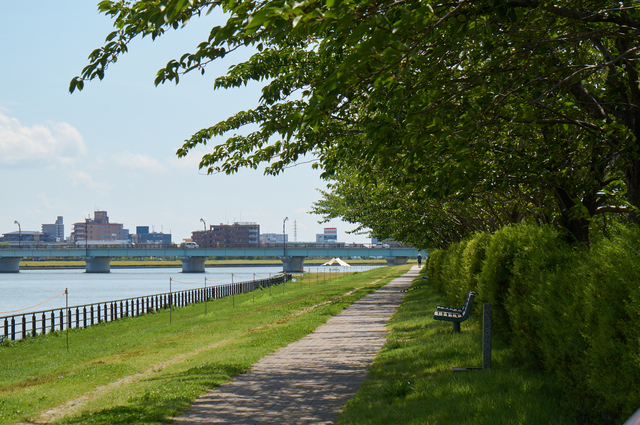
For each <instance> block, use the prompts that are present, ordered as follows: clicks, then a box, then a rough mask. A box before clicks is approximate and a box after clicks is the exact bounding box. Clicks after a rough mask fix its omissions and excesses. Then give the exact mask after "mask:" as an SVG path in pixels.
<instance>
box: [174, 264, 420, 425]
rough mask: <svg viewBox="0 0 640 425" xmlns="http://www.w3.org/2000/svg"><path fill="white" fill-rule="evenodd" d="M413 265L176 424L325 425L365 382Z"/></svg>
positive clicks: (203, 399) (199, 404)
mask: <svg viewBox="0 0 640 425" xmlns="http://www.w3.org/2000/svg"><path fill="white" fill-rule="evenodd" d="M417 275H418V267H417V266H414V267H412V268H411V270H410V271H409V272H408V273H406V274H405V275H403V276H401V277H399V278H397V279H394V280H393V281H392V282H391V283H389V284H388V285H386V286H384V287H383V288H380V289H379V290H378V291H376V292H375V293H373V294H369V295H367V296H366V297H364V298H361V299H360V300H358V301H356V302H355V303H353V304H352V305H351V306H349V307H348V308H346V309H345V310H344V311H343V312H342V313H341V314H339V315H337V316H334V317H332V318H330V319H329V320H328V321H327V323H325V324H324V325H321V326H319V327H318V328H317V329H316V330H315V331H314V332H313V333H311V334H309V335H307V336H306V337H304V338H302V339H301V340H299V341H297V342H294V343H292V344H289V345H288V346H286V347H283V348H281V349H280V350H278V351H276V352H275V353H273V354H270V355H267V356H265V357H263V358H262V359H261V360H260V361H259V362H258V363H256V364H254V365H253V367H252V368H251V370H249V371H248V372H247V373H244V374H242V375H239V376H237V377H235V378H234V379H233V381H231V382H228V383H226V384H224V385H222V386H220V387H218V388H216V389H214V390H211V391H209V392H208V393H207V394H205V395H204V396H202V397H200V398H199V399H198V400H196V402H195V404H194V405H193V406H192V407H191V408H190V409H189V410H188V411H187V412H185V414H184V415H183V416H181V417H178V418H174V420H175V421H176V422H174V423H175V424H180V425H183V424H234V425H236V424H331V423H333V421H334V420H335V418H336V416H337V413H338V409H339V408H340V407H341V406H342V405H343V404H344V403H346V402H347V401H348V400H349V399H350V398H352V397H353V396H354V395H355V393H356V390H357V389H358V387H359V386H360V384H361V383H362V381H364V380H365V379H366V377H367V371H368V367H369V365H370V364H371V362H372V361H373V358H374V357H375V356H376V354H377V352H378V350H380V348H381V347H382V346H383V345H384V343H385V341H386V336H387V333H388V332H387V330H386V328H385V326H386V324H387V322H388V320H389V319H390V318H391V316H392V315H393V314H394V313H395V312H396V310H397V309H398V307H399V305H400V302H401V301H402V299H403V297H404V294H405V292H403V291H402V290H403V289H406V288H407V287H408V286H409V285H410V284H411V281H412V280H413V279H414V278H415V277H416V276H417Z"/></svg>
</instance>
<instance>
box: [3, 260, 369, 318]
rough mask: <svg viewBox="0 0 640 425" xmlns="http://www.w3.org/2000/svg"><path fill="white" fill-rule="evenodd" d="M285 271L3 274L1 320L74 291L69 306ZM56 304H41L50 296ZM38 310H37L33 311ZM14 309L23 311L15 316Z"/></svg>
mask: <svg viewBox="0 0 640 425" xmlns="http://www.w3.org/2000/svg"><path fill="white" fill-rule="evenodd" d="M375 267H377V266H363V267H360V266H358V267H351V268H350V269H351V271H362V270H369V269H371V268H375ZM305 270H306V271H311V272H313V273H315V272H316V271H319V272H320V273H323V272H326V273H329V271H330V270H332V271H334V272H335V271H341V272H342V271H348V270H349V268H343V267H310V268H309V267H305ZM281 271H282V266H273V267H216V268H207V271H206V273H184V274H183V273H182V268H180V267H176V268H147V269H112V270H111V273H104V274H102V273H85V271H84V269H73V270H24V271H20V273H0V316H8V315H11V314H21V313H26V312H30V311H41V310H51V309H54V308H60V307H64V306H65V301H66V300H65V296H64V295H59V296H57V297H56V295H58V294H60V293H61V292H63V291H64V290H65V288H68V290H69V295H68V296H69V306H75V305H82V304H90V303H95V302H104V301H112V300H119V299H123V298H133V297H139V296H143V295H152V294H159V293H164V292H169V282H170V279H171V290H172V291H174V292H175V291H183V290H186V289H195V288H202V287H204V286H205V278H206V279H207V282H206V286H207V287H209V286H216V285H222V284H225V283H231V279H232V274H233V281H234V282H244V281H250V280H252V279H253V278H254V275H255V279H264V278H267V277H269V275H275V274H278V273H279V272H281ZM52 297H55V298H54V299H52V300H51V301H48V302H46V303H44V304H41V305H37V306H36V304H38V303H41V302H43V301H46V300H48V299H49V298H52ZM32 306H33V307H32ZM12 310H20V311H19V312H16V313H11V311H12Z"/></svg>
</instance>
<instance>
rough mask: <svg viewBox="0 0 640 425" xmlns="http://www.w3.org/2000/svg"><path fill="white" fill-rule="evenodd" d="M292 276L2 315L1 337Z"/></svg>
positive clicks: (131, 313) (83, 324)
mask: <svg viewBox="0 0 640 425" xmlns="http://www.w3.org/2000/svg"><path fill="white" fill-rule="evenodd" d="M289 280H291V274H288V273H287V274H281V275H278V276H274V277H270V278H267V279H258V280H251V281H247V282H237V283H227V284H223V285H217V286H210V287H204V288H196V289H187V290H184V291H176V292H165V293H161V294H154V295H145V296H142V297H135V298H126V299H122V300H114V301H104V302H99V303H93V304H85V305H78V306H72V307H63V308H57V309H53V310H43V311H36V312H29V313H23V314H17V315H12V316H5V317H0V324H2V334H1V335H0V341H3V340H7V339H10V340H12V341H15V340H19V339H24V338H26V337H29V336H31V337H34V336H36V335H39V334H41V335H44V334H47V333H51V332H55V331H57V330H58V331H62V330H65V329H74V328H87V327H89V326H93V325H96V324H99V323H103V322H113V321H114V320H118V319H122V318H124V317H135V316H140V315H142V314H145V313H149V312H151V311H156V310H160V309H165V308H168V307H169V306H176V307H184V306H186V305H189V304H193V303H198V302H203V301H206V300H209V299H219V298H224V297H227V296H230V295H235V294H241V293H247V292H251V291H253V290H255V289H257V288H268V287H270V286H272V285H278V284H281V283H284V282H288V281H289Z"/></svg>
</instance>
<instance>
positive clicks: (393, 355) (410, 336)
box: [337, 277, 578, 425]
mask: <svg viewBox="0 0 640 425" xmlns="http://www.w3.org/2000/svg"><path fill="white" fill-rule="evenodd" d="M461 303H462V300H461ZM438 304H440V305H443V304H444V298H443V297H441V296H440V295H439V294H438V293H437V292H436V291H435V290H433V289H432V288H431V287H430V286H429V283H428V281H427V280H424V279H422V278H420V277H419V278H417V279H416V280H414V282H413V285H412V286H411V289H410V290H409V292H408V293H407V296H406V298H405V300H404V302H403V304H402V306H401V307H400V309H399V311H398V312H397V313H396V315H395V316H394V317H393V318H392V320H391V322H390V329H391V334H390V335H389V338H388V341H387V343H386V345H385V346H384V347H383V349H382V350H381V352H380V353H379V354H378V356H377V357H376V359H375V361H374V363H373V365H372V367H371V370H370V373H369V378H368V380H367V381H365V383H364V384H363V385H362V386H361V387H360V389H359V391H358V393H357V395H356V396H355V398H353V399H352V400H351V401H349V402H348V403H347V406H346V408H345V410H344V412H343V413H342V415H341V416H340V417H339V419H338V421H337V424H339V425H347V424H425V425H427V424H429V425H436V424H442V425H453V424H455V425H461V424H469V425H472V424H473V425H501V424H504V425H507V424H514V425H515V424H531V425H542V424H544V425H552V424H558V425H567V424H576V423H578V422H577V421H575V420H574V418H571V417H567V416H566V414H565V410H564V409H562V406H561V400H562V394H561V393H560V392H559V391H558V390H557V388H555V387H554V384H553V382H552V380H551V379H550V378H549V377H547V376H545V375H544V374H543V373H540V372H533V371H527V370H524V369H522V368H520V367H518V365H517V364H515V363H514V361H513V358H512V355H511V351H510V349H509V347H507V346H505V345H503V344H501V343H499V342H497V341H496V340H495V337H494V341H493V352H492V368H491V370H488V371H473V372H453V371H452V368H453V367H456V366H470V367H480V366H481V365H482V333H481V327H482V306H481V305H478V306H476V307H474V311H473V313H472V318H471V319H470V320H468V321H466V322H464V323H462V325H461V327H462V332H461V333H459V334H454V333H453V331H452V325H451V323H449V322H439V321H435V320H433V318H432V317H433V312H434V310H435V306H436V305H438ZM456 307H458V306H456Z"/></svg>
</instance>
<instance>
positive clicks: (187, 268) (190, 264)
mask: <svg viewBox="0 0 640 425" xmlns="http://www.w3.org/2000/svg"><path fill="white" fill-rule="evenodd" d="M180 261H182V273H204V263H205V261H207V257H180Z"/></svg>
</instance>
